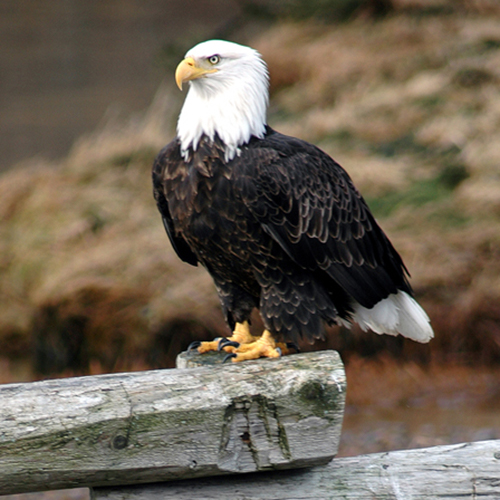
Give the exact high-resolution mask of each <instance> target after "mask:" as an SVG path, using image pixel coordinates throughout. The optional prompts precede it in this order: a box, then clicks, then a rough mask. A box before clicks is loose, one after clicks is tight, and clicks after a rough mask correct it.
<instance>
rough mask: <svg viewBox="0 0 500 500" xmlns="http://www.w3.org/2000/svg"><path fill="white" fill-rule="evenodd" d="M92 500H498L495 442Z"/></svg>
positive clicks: (107, 492)
mask: <svg viewBox="0 0 500 500" xmlns="http://www.w3.org/2000/svg"><path fill="white" fill-rule="evenodd" d="M92 495H93V499H94V500H125V499H127V500H139V499H141V500H174V499H175V500H327V499H332V500H333V499H335V500H373V499H377V500H424V499H425V500H432V499H458V498H469V499H471V500H476V499H479V498H481V499H486V500H498V499H499V498H500V441H498V440H496V441H482V442H476V443H464V444H457V445H447V446H436V447H432V448H424V449H420V450H408V451H393V452H389V453H377V454H372V455H362V456H358V457H348V458H340V459H335V460H333V461H332V462H330V463H329V464H327V465H324V466H320V467H315V468H313V469H307V470H288V471H276V472H268V473H256V474H248V475H245V476H241V475H240V476H231V477H224V478H216V477H215V478H203V479H197V480H195V481H176V482H171V483H163V484H155V485H148V486H139V487H129V488H118V489H106V488H102V489H96V490H94V491H93V492H92Z"/></svg>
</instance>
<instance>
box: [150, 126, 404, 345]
mask: <svg viewBox="0 0 500 500" xmlns="http://www.w3.org/2000/svg"><path fill="white" fill-rule="evenodd" d="M153 184H154V194H155V198H156V201H157V204H158V209H159V210H160V213H161V215H162V218H163V221H164V224H165V227H166V229H167V232H168V235H169V237H170V240H171V242H172V244H173V246H174V249H175V250H176V252H177V253H178V255H179V257H180V258H181V259H182V260H184V261H186V262H188V263H190V264H193V265H196V264H197V263H198V262H200V263H201V264H202V265H203V266H204V267H205V268H206V269H207V270H208V272H209V273H210V274H211V275H212V277H213V279H214V282H215V285H216V287H217V291H218V293H219V296H220V299H221V303H222V306H223V310H224V313H225V316H226V320H227V322H228V324H229V326H230V327H231V328H234V325H235V323H236V322H238V323H241V322H243V321H245V320H248V319H249V316H250V313H251V311H252V309H253V308H254V307H257V308H259V310H260V313H261V316H262V319H263V321H264V324H265V327H266V328H267V329H268V330H269V331H270V332H271V333H272V334H274V335H277V336H278V337H280V336H281V337H283V338H284V339H285V340H287V341H296V340H297V339H298V338H299V337H302V336H303V337H306V338H309V339H311V340H312V339H313V338H315V337H319V336H321V335H322V333H323V326H322V323H323V322H322V320H325V321H326V322H327V323H329V324H332V323H335V322H338V319H339V317H340V318H343V319H349V318H350V315H351V313H352V306H353V301H356V302H358V303H359V304H361V305H362V306H364V307H367V308H370V307H373V306H374V305H375V304H376V303H378V302H379V301H381V300H382V299H384V298H386V297H387V296H388V295H389V294H392V293H396V292H397V291H398V290H403V291H406V292H407V293H410V294H411V289H410V286H409V284H408V281H407V273H406V269H405V267H404V265H403V262H402V260H401V258H400V257H399V255H398V253H397V252H396V251H395V250H394V248H393V246H392V245H391V243H390V242H389V240H388V239H387V237H386V236H385V234H384V233H383V232H382V230H381V229H380V228H379V226H378V225H377V223H376V222H375V220H374V218H373V216H372V215H371V213H370V212H369V210H368V207H367V206H366V203H365V202H364V200H363V199H362V198H361V196H360V195H359V193H358V192H357V190H356V189H355V187H354V186H353V184H352V181H351V180H350V178H349V176H348V175H347V173H346V172H345V171H344V170H343V169H342V167H340V166H339V165H338V164H337V163H336V162H334V161H333V160H332V159H331V158H330V157H329V156H327V155H326V154H325V153H323V152H322V151H320V150H319V149H317V148H316V147H314V146H312V145H310V144H308V143H306V142H303V141H300V140H298V139H294V138H291V137H287V136H284V135H281V134H278V133H276V132H274V131H273V130H272V129H270V128H268V129H267V133H266V137H264V138H263V139H257V138H252V139H251V140H250V142H249V143H248V144H246V145H244V146H242V147H241V148H240V153H239V155H237V156H236V157H235V158H234V159H233V160H231V161H229V162H226V161H225V160H224V149H223V145H222V144H221V143H220V141H218V140H217V139H216V140H215V141H214V142H211V141H209V140H208V139H206V138H203V139H202V141H201V143H200V145H199V146H198V148H197V150H196V151H194V152H193V151H190V153H189V158H188V160H187V161H185V160H184V159H183V157H182V156H181V153H180V146H179V142H178V140H174V141H173V142H171V143H170V144H169V145H167V146H166V147H165V148H164V149H163V150H162V151H161V152H160V154H159V155H158V157H157V159H156V161H155V164H154V168H153Z"/></svg>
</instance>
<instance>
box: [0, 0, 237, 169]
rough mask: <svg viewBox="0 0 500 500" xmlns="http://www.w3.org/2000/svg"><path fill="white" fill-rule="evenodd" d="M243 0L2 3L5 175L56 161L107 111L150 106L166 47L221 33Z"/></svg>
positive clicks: (0, 127) (0, 143)
mask: <svg viewBox="0 0 500 500" xmlns="http://www.w3.org/2000/svg"><path fill="white" fill-rule="evenodd" d="M238 14H239V10H238V7H237V2H236V0H218V1H217V2H209V1H196V0H101V1H95V0H94V1H92V0H91V1H89V0H2V2H0V42H1V47H2V50H0V170H2V169H5V168H8V167H9V166H11V165H12V164H14V163H15V162H18V161H20V160H22V159H25V158H29V157H32V156H35V155H37V156H42V157H44V158H49V159H53V158H58V157H61V156H64V155H65V154H66V153H67V152H68V150H69V148H70V147H71V144H72V143H73V142H74V141H75V140H76V139H77V138H78V137H79V136H80V135H81V134H83V133H86V132H91V131H93V130H94V129H95V128H96V126H97V125H98V124H99V122H100V121H101V120H102V119H103V117H104V116H105V114H106V112H107V111H109V110H111V111H112V112H115V111H116V110H119V111H120V112H121V113H122V114H124V115H125V116H127V115H130V114H132V113H134V112H137V111H141V110H143V109H144V108H146V107H147V106H148V104H149V103H150V102H151V100H152V97H153V95H154V93H155V90H156V89H157V87H158V85H159V83H160V81H161V80H162V79H163V78H164V77H165V76H166V75H165V64H164V62H165V61H164V59H165V58H164V54H165V49H166V48H170V51H172V50H173V51H174V52H175V51H177V52H178V54H179V57H180V56H182V55H183V53H184V51H185V50H187V49H188V48H189V47H190V45H191V44H192V42H193V41H201V40H203V39H205V38H209V37H211V36H213V35H214V34H217V33H218V32H220V31H221V30H223V29H224V28H225V27H226V26H227V25H228V23H230V21H231V19H233V18H234V16H238Z"/></svg>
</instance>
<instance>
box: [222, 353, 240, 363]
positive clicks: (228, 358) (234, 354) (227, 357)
mask: <svg viewBox="0 0 500 500" xmlns="http://www.w3.org/2000/svg"><path fill="white" fill-rule="evenodd" d="M237 356H238V355H237V354H236V353H234V352H230V353H229V354H226V355H225V356H224V359H223V360H222V363H225V362H226V361H229V360H230V359H231V358H236V357H237Z"/></svg>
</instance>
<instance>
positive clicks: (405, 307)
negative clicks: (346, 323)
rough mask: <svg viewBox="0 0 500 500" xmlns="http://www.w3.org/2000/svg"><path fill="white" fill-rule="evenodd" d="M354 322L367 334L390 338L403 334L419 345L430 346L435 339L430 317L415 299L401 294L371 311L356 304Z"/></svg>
mask: <svg viewBox="0 0 500 500" xmlns="http://www.w3.org/2000/svg"><path fill="white" fill-rule="evenodd" d="M353 320H354V321H355V322H356V323H358V324H359V326H360V327H361V328H362V329H363V330H365V331H366V330H368V329H371V330H373V331H374V332H375V333H379V334H382V333H387V334H389V335H397V334H398V333H400V334H401V335H403V336H404V337H408V338H409V339H412V340H415V341H417V342H429V340H430V339H432V338H433V337H434V332H433V331H432V327H431V325H430V320H429V316H427V314H426V312H425V311H424V310H423V309H422V307H420V305H419V304H418V303H417V301H416V300H415V299H413V298H412V297H410V296H409V295H408V294H407V293H406V292H402V291H401V290H400V291H398V293H395V294H391V295H389V297H387V298H386V299H383V300H381V301H380V302H378V303H377V304H375V306H373V307H372V308H371V309H367V308H366V307H363V306H361V305H360V304H356V305H355V306H354V314H353Z"/></svg>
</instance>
